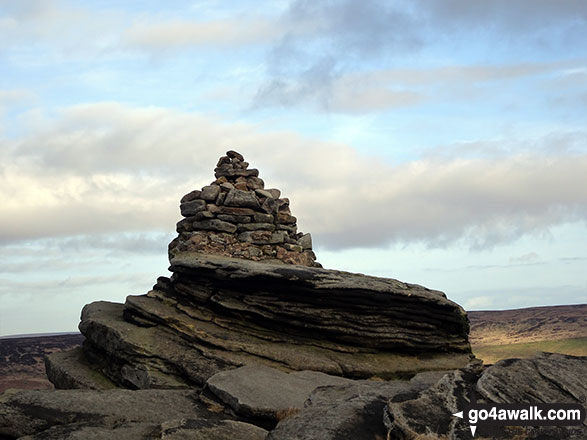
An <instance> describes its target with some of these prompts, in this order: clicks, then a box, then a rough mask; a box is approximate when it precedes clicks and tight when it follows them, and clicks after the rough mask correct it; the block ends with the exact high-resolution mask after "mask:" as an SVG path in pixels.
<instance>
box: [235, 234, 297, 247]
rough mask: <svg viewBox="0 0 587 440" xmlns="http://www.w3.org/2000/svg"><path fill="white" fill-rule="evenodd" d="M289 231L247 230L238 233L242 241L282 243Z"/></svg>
mask: <svg viewBox="0 0 587 440" xmlns="http://www.w3.org/2000/svg"><path fill="white" fill-rule="evenodd" d="M285 237H287V233H286V232H284V231H277V232H271V231H246V232H241V233H240V234H239V235H238V239H239V240H240V241H244V242H247V243H253V244H260V245H265V244H281V243H283V242H284V241H285Z"/></svg>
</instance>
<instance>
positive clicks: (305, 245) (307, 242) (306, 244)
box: [297, 234, 312, 249]
mask: <svg viewBox="0 0 587 440" xmlns="http://www.w3.org/2000/svg"><path fill="white" fill-rule="evenodd" d="M297 243H298V244H299V245H300V246H301V247H302V249H312V236H311V235H310V234H304V235H302V236H301V237H300V238H298V241H297Z"/></svg>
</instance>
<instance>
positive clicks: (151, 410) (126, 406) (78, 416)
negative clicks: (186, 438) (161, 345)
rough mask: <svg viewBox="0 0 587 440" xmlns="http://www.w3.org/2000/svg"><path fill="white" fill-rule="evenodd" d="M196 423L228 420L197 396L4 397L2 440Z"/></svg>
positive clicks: (83, 393)
mask: <svg viewBox="0 0 587 440" xmlns="http://www.w3.org/2000/svg"><path fill="white" fill-rule="evenodd" d="M195 417H203V418H209V419H212V420H214V419H219V418H226V417H221V415H219V414H217V413H214V412H211V411H208V409H207V408H206V406H205V405H204V404H203V403H202V402H201V401H200V399H199V392H198V391H193V390H137V391H131V390H121V389H116V390H106V391H93V390H55V391H47V390H43V391H38V390H36V391H7V392H5V393H3V394H0V438H2V436H3V435H5V436H8V437H9V438H19V437H23V436H25V435H35V434H38V433H40V432H42V431H46V430H47V429H50V428H52V427H59V426H64V425H71V424H78V425H79V424H80V423H83V424H84V425H86V426H97V427H101V428H104V429H114V428H115V427H118V426H123V425H127V424H131V423H147V424H152V423H163V422H165V421H169V420H174V419H178V418H195ZM79 428H80V426H77V427H76V428H75V429H74V431H75V430H77V429H79ZM55 429H57V428H55Z"/></svg>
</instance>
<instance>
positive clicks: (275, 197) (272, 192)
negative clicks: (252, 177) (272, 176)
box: [266, 188, 281, 199]
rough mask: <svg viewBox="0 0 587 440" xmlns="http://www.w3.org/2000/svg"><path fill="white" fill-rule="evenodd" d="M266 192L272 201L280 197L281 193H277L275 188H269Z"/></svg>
mask: <svg viewBox="0 0 587 440" xmlns="http://www.w3.org/2000/svg"><path fill="white" fill-rule="evenodd" d="M266 191H267V192H268V193H270V194H271V197H273V198H274V199H278V198H279V197H280V196H281V191H279V190H278V189H277V188H269V189H267V190H266Z"/></svg>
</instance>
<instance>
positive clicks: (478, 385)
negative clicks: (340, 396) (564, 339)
mask: <svg viewBox="0 0 587 440" xmlns="http://www.w3.org/2000/svg"><path fill="white" fill-rule="evenodd" d="M586 375H587V357H585V356H581V357H580V356H577V357H575V356H567V355H561V354H552V353H540V354H538V355H537V356H536V357H534V358H532V359H506V360H502V361H499V362H497V363H496V364H495V365H493V366H490V367H488V368H487V369H485V370H483V368H482V366H481V364H480V363H478V364H471V365H470V366H469V367H467V368H464V369H461V370H456V371H452V372H449V373H447V374H446V375H445V376H444V377H443V378H442V379H441V380H440V381H439V382H438V383H437V384H435V385H434V386H432V387H430V388H429V389H427V390H425V391H423V392H422V393H420V394H419V395H417V396H411V397H410V396H403V397H402V398H395V399H391V400H390V401H389V402H388V404H387V407H386V412H385V417H384V421H385V423H386V426H387V427H388V432H389V436H390V438H405V437H406V436H408V437H414V436H418V435H424V434H427V435H434V436H437V437H445V438H451V439H459V440H460V439H470V438H471V432H470V430H469V426H468V425H466V424H465V423H463V422H461V421H460V419H458V418H455V417H453V416H452V414H454V413H456V412H458V411H461V410H463V408H462V405H464V404H466V403H468V402H470V401H471V394H472V393H473V392H476V401H477V403H516V404H520V403H530V404H532V403H575V404H583V402H582V401H583V399H584V396H585V395H586V394H585V393H587V384H586V383H585V377H586ZM431 428H432V431H431ZM516 428H517V430H516V431H515V432H513V431H511V430H510V429H509V428H508V427H503V426H491V427H489V426H486V425H479V426H477V433H476V436H478V437H480V438H488V437H489V438H495V439H509V438H512V437H513V436H514V433H515V435H516V436H517V438H524V439H536V440H537V439H550V438H553V439H554V438H565V439H576V440H579V439H584V438H587V422H585V423H584V424H583V425H582V426H567V427H547V426H544V427H531V426H521V427H516Z"/></svg>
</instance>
